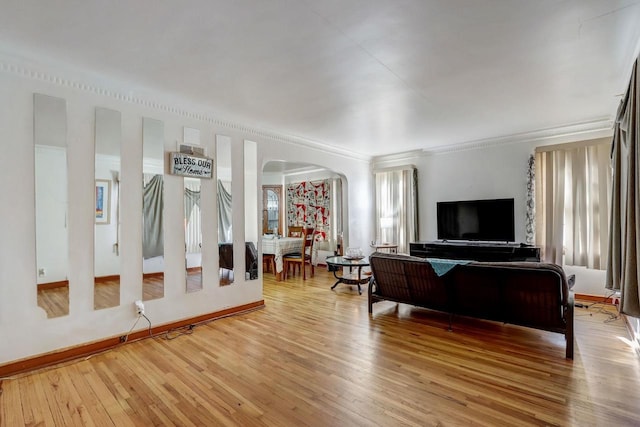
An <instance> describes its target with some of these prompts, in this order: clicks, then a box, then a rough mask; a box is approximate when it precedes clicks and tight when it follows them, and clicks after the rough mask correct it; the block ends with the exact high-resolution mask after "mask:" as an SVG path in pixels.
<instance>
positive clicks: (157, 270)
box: [142, 117, 164, 300]
mask: <svg viewBox="0 0 640 427" xmlns="http://www.w3.org/2000/svg"><path fill="white" fill-rule="evenodd" d="M142 156H143V159H142V162H143V164H142V172H143V195H142V257H143V264H142V273H143V281H142V299H143V300H150V299H156V298H162V297H163V296H164V123H163V122H161V121H159V120H155V119H150V118H147V117H145V118H144V119H143V122H142Z"/></svg>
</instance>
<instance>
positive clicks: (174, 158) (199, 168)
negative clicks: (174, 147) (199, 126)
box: [169, 152, 213, 179]
mask: <svg viewBox="0 0 640 427" xmlns="http://www.w3.org/2000/svg"><path fill="white" fill-rule="evenodd" d="M169 173H170V174H172V175H180V176H188V177H192V178H209V179H211V178H212V177H213V159H212V158H210V157H200V156H193V155H191V154H185V153H178V152H172V153H170V168H169Z"/></svg>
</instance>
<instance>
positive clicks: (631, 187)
mask: <svg viewBox="0 0 640 427" xmlns="http://www.w3.org/2000/svg"><path fill="white" fill-rule="evenodd" d="M639 60H640V59H636V62H635V64H634V66H633V72H632V74H631V81H630V82H629V88H628V89H627V93H626V94H625V97H624V98H623V100H622V102H621V103H620V107H619V108H618V114H617V117H616V122H615V126H614V134H613V147H612V152H611V156H612V164H613V185H612V187H613V188H612V203H611V219H610V226H609V230H610V232H609V236H610V237H609V239H610V240H609V260H608V265H607V280H606V288H607V289H612V290H619V291H620V295H621V298H620V300H621V301H620V312H621V313H624V314H627V315H629V316H634V317H640V293H639V290H638V282H639V281H640V270H639V269H638V251H639V249H640V236H639V234H638V227H640V218H639V217H638V215H639V214H640V194H639V192H640V171H639V170H638V156H639V155H640V152H639V151H638V134H639V132H640V111H639V110H638V108H639V107H640V105H639V104H640V80H639V79H638V74H637V72H638V61H639Z"/></svg>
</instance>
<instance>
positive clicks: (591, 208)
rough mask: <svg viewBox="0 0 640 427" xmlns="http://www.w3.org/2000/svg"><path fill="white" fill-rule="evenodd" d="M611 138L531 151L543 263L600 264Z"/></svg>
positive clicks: (604, 242) (606, 218) (604, 254)
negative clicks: (534, 155) (533, 159)
mask: <svg viewBox="0 0 640 427" xmlns="http://www.w3.org/2000/svg"><path fill="white" fill-rule="evenodd" d="M610 151H611V142H610V140H609V141H607V140H604V141H603V140H594V141H593V142H584V143H580V144H567V145H566V147H562V146H560V147H558V146H556V147H554V148H552V149H550V148H545V147H542V148H540V149H539V150H538V151H537V152H536V161H535V164H536V206H537V209H536V244H537V245H538V246H540V247H541V249H542V258H543V259H544V260H545V261H546V262H553V263H555V264H558V265H577V266H584V267H588V268H594V269H605V268H606V261H607V245H608V240H609V233H608V222H609V204H610V199H611V196H610V194H611V191H610V189H611V168H610V161H609V153H610Z"/></svg>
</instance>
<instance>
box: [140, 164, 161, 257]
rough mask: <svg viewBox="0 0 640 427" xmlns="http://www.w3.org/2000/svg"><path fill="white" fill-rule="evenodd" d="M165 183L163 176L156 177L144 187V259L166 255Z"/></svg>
mask: <svg viewBox="0 0 640 427" xmlns="http://www.w3.org/2000/svg"><path fill="white" fill-rule="evenodd" d="M163 187H164V181H163V179H162V175H155V176H154V177H153V178H151V181H149V183H148V184H147V185H145V186H144V190H143V195H142V217H143V230H142V231H143V233H142V257H143V258H144V259H148V258H153V257H157V256H162V255H164V235H163V231H162V230H163V226H162V224H163V222H164V210H163V206H164V200H163V198H164V196H163V194H164V191H163Z"/></svg>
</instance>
